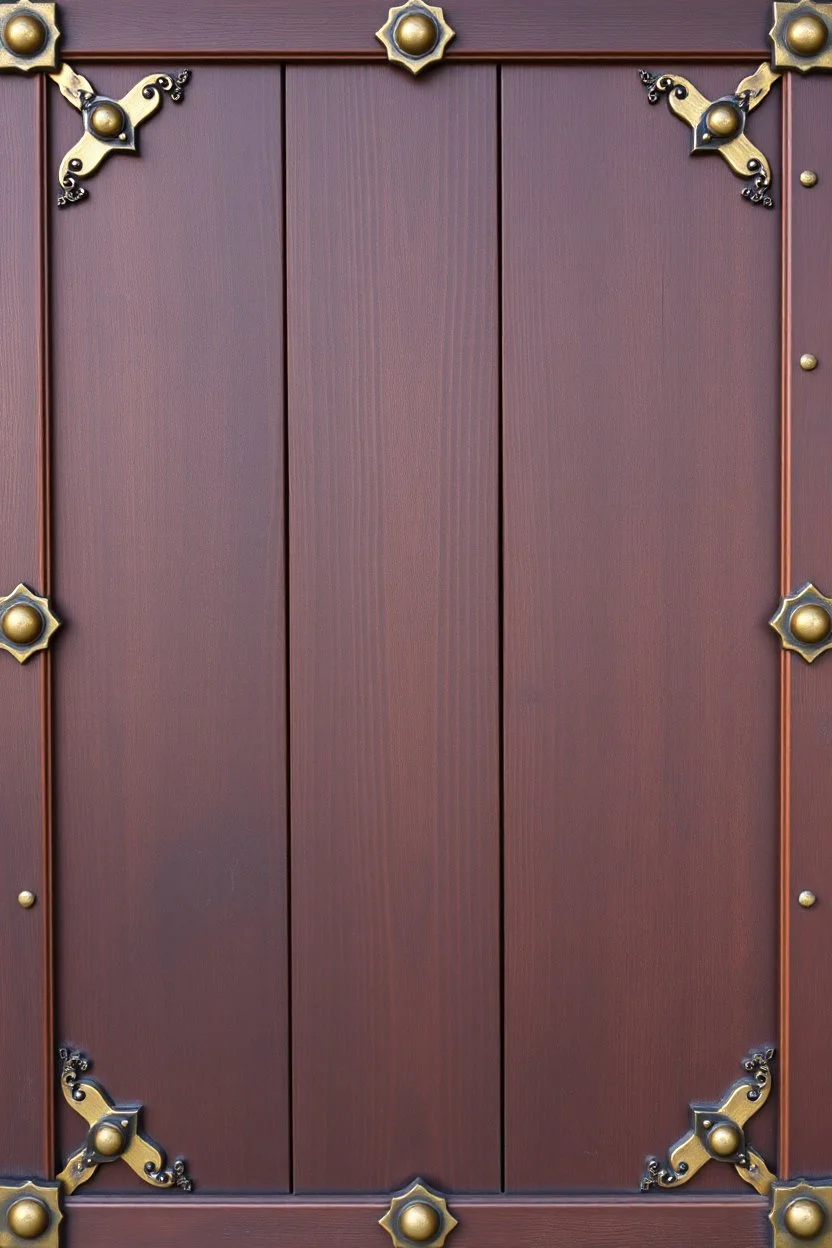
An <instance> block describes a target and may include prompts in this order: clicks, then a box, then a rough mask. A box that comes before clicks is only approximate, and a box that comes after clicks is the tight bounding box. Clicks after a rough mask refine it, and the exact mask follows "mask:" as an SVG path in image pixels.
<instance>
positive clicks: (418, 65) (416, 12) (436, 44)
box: [376, 0, 455, 74]
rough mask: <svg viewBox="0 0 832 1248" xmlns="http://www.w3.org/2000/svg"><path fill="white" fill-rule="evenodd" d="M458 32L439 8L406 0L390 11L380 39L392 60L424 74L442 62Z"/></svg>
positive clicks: (378, 33)
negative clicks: (427, 69) (429, 67)
mask: <svg viewBox="0 0 832 1248" xmlns="http://www.w3.org/2000/svg"><path fill="white" fill-rule="evenodd" d="M454 33H455V32H454V31H453V30H452V29H451V27H450V26H449V25H448V23H447V22H446V21H445V15H444V13H443V12H442V10H441V9H440V8H438V7H437V6H436V5H432V4H427V3H425V0H406V3H405V4H399V5H396V7H395V8H392V9H390V11H389V13H388V16H387V21H386V22H385V23H384V25H383V26H382V27H381V30H377V31H376V38H377V39H378V40H380V42H381V43H383V44H384V47H385V49H386V50H387V59H388V61H392V62H393V63H394V64H396V65H404V66H405V67H406V68H407V69H409V70H410V72H411V73H412V74H420V73H421V72H422V70H423V69H426V68H427V67H428V65H433V64H435V62H436V61H441V59H442V57H443V56H444V55H445V48H446V47H447V46H448V44H449V43H450V42H451V40H452V39H453V37H454Z"/></svg>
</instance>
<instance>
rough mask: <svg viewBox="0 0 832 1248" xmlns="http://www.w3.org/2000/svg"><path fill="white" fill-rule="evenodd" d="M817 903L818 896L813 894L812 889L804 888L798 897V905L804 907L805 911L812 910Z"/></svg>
mask: <svg viewBox="0 0 832 1248" xmlns="http://www.w3.org/2000/svg"><path fill="white" fill-rule="evenodd" d="M816 901H817V896H816V895H815V894H814V893H813V892H812V890H811V888H804V889H803V890H802V892H800V893H798V895H797V904H798V905H799V906H802V907H803V909H804V910H811V908H812V906H813V905H814V904H815V902H816Z"/></svg>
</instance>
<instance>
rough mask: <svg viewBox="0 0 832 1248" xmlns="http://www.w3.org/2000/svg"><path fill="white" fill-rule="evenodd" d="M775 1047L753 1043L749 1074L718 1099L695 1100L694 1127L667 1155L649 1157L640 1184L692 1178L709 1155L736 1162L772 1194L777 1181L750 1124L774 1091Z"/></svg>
mask: <svg viewBox="0 0 832 1248" xmlns="http://www.w3.org/2000/svg"><path fill="white" fill-rule="evenodd" d="M774 1052H775V1051H774V1049H773V1048H771V1047H766V1048H761V1049H753V1050H752V1051H751V1052H750V1053H749V1054H748V1056H747V1057H744V1058H743V1060H742V1063H741V1064H742V1068H743V1070H744V1071H745V1074H744V1076H743V1077H742V1078H741V1079H738V1080H737V1082H736V1083H732V1084H731V1087H730V1088H729V1089H728V1091H727V1092H725V1093H724V1095H723V1096H722V1097H721V1098H720V1100H719V1101H718V1102H717V1103H716V1104H713V1105H691V1106H690V1130H689V1131H688V1133H687V1135H684V1136H682V1138H681V1139H680V1140H677V1141H676V1143H675V1144H674V1145H673V1146H672V1148H671V1149H670V1151H669V1153H668V1156H667V1160H666V1161H665V1162H662V1161H660V1159H659V1158H658V1157H648V1158H647V1160H646V1162H645V1170H644V1176H643V1178H642V1180H641V1190H642V1191H643V1192H648V1191H650V1189H651V1188H652V1187H660V1188H671V1187H673V1188H675V1187H681V1186H682V1184H683V1183H687V1182H689V1180H690V1179H692V1178H693V1176H694V1175H695V1174H697V1173H698V1171H700V1170H701V1169H702V1167H703V1166H704V1165H706V1163H707V1162H709V1161H722V1162H726V1163H727V1164H728V1165H732V1166H733V1167H734V1169H735V1170H736V1172H737V1174H738V1175H739V1176H740V1178H741V1179H742V1180H743V1181H744V1182H746V1183H749V1184H750V1185H751V1186H752V1187H753V1188H755V1189H756V1191H758V1192H760V1194H761V1195H763V1196H767V1195H768V1193H769V1192H770V1191H771V1188H772V1185H773V1184H774V1182H775V1181H776V1179H775V1175H774V1174H772V1172H771V1171H770V1170H769V1168H768V1166H767V1165H766V1163H765V1162H764V1161H763V1159H762V1157H761V1156H760V1155H759V1153H757V1152H755V1151H754V1149H753V1148H752V1147H751V1146H750V1144H749V1143H748V1141H747V1139H746V1135H745V1124H746V1123H747V1122H748V1120H749V1119H750V1118H751V1117H753V1115H754V1114H756V1113H758V1112H759V1111H760V1110H761V1109H762V1107H763V1106H764V1105H765V1103H766V1101H767V1100H768V1098H769V1096H770V1094H771V1063H772V1061H773V1060H774Z"/></svg>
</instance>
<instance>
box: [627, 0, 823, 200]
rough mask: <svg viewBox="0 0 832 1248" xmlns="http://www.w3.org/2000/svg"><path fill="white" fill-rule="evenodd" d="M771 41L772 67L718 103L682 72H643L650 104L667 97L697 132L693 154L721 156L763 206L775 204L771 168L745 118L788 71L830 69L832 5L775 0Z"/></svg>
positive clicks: (758, 72)
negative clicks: (751, 136)
mask: <svg viewBox="0 0 832 1248" xmlns="http://www.w3.org/2000/svg"><path fill="white" fill-rule="evenodd" d="M769 39H770V41H771V45H772V54H771V64H770V65H769V64H768V63H767V62H765V61H764V62H763V64H762V65H760V67H759V68H758V69H757V70H755V72H754V73H753V74H750V75H749V77H748V78H744V79H743V81H742V82H741V83H740V84H739V86H738V87H737V88H736V90H735V91H733V92H732V93H730V94H729V95H724V96H721V97H720V98H719V99H718V100H708V99H706V98H705V96H704V95H702V94H701V93H700V92H699V91H697V90H696V88H695V87H694V86H693V85H692V84H691V83H690V82H689V81H688V79H687V78H682V77H681V76H680V75H679V74H672V73H652V72H651V71H650V70H646V69H643V70H641V71H640V76H641V81H642V83H643V84H644V86H645V87H646V88H647V98H648V100H649V101H650V103H651V104H657V103H658V101H659V98H660V97H661V96H662V95H664V96H666V98H667V102H668V104H669V106H670V111H671V112H672V113H675V115H676V116H677V117H680V118H681V119H682V121H685V122H687V124H688V125H689V126H690V127H691V129H692V130H693V132H694V134H693V146H692V148H691V152H692V154H695V153H697V152H706V151H707V152H719V153H720V154H721V155H722V156H723V158H724V159H725V160H726V161H727V162H728V164H729V165H730V166H731V168H732V169H733V171H734V173H736V174H737V175H738V177H741V178H747V179H749V180H750V185H749V186H747V187H746V188H745V189H744V190H743V192H742V194H743V197H744V198H745V199H747V200H748V201H749V202H750V203H752V204H761V205H762V206H763V207H764V208H771V207H773V206H774V201H773V199H772V197H771V194H770V193H769V192H770V188H771V180H772V179H771V166H770V164H769V162H768V160H767V159H766V157H765V156H764V155H763V153H762V152H761V151H760V150H759V149H758V148H756V147H754V145H753V144H752V143H751V142H750V140H749V139H747V138H746V135H745V124H746V119H747V117H748V114H749V113H750V112H752V111H753V109H755V108H757V107H758V105H760V104H761V103H762V102H763V100H764V99H765V98H766V96H767V95H768V93H769V91H770V90H771V88H772V87H773V86H774V84H775V82H777V81H778V80H779V79H780V78H781V77H782V76H783V73H784V72H786V71H787V70H794V69H796V70H797V71H798V72H799V73H801V74H806V73H808V72H809V71H810V70H815V69H826V70H830V69H832V4H816V3H813V2H812V0H794V2H792V0H788V2H786V0H776V2H775V4H774V24H773V26H772V28H771V30H770V31H769Z"/></svg>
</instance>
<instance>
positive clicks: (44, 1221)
mask: <svg viewBox="0 0 832 1248" xmlns="http://www.w3.org/2000/svg"><path fill="white" fill-rule="evenodd" d="M49 1220H50V1219H49V1209H48V1208H47V1206H46V1205H45V1204H44V1203H43V1201H42V1200H38V1199H37V1198H36V1197H34V1196H23V1197H21V1199H20V1200H16V1201H14V1203H13V1204H12V1205H10V1206H9V1209H8V1211H7V1213H6V1222H7V1223H8V1227H9V1230H10V1231H11V1232H12V1234H13V1235H16V1236H17V1238H18V1239H38V1238H39V1237H40V1236H41V1235H42V1234H43V1232H44V1231H45V1230H46V1229H47V1227H48V1226H49Z"/></svg>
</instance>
